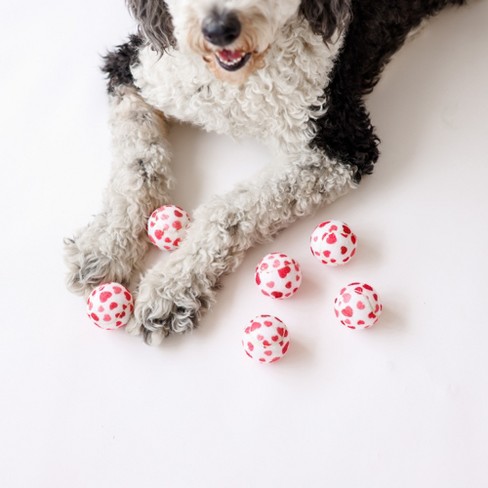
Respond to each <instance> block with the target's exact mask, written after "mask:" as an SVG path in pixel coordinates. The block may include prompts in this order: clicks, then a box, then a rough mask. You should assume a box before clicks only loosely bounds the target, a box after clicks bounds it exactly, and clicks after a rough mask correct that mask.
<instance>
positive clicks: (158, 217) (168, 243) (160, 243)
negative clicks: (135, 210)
mask: <svg viewBox="0 0 488 488" xmlns="http://www.w3.org/2000/svg"><path fill="white" fill-rule="evenodd" d="M189 225H190V216H189V215H188V213H187V212H185V211H184V210H183V209H182V208H180V207H177V206H176V205H163V206H162V207H160V208H158V209H156V210H155V211H154V212H153V213H152V214H151V217H149V220H148V222H147V235H148V236H149V240H150V241H151V242H152V243H153V244H154V245H155V246H157V247H158V248H159V249H161V251H174V250H175V249H176V248H177V247H178V246H179V245H180V242H181V241H182V239H183V238H184V237H185V234H186V229H187V228H188V226H189Z"/></svg>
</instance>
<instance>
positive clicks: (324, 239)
mask: <svg viewBox="0 0 488 488" xmlns="http://www.w3.org/2000/svg"><path fill="white" fill-rule="evenodd" d="M356 243H357V238H356V235H355V234H354V233H353V232H352V231H351V229H350V228H349V226H347V225H346V224H345V223H344V222H340V221H338V220H327V221H325V222H322V223H321V224H319V225H318V226H317V227H316V228H315V230H314V231H313V232H312V235H311V236H310V250H311V251H312V254H313V255H314V256H315V257H316V258H317V259H318V260H319V261H321V262H322V263H324V264H326V265H327V266H339V265H341V264H346V263H347V262H349V260H350V259H351V258H352V257H353V256H354V254H356Z"/></svg>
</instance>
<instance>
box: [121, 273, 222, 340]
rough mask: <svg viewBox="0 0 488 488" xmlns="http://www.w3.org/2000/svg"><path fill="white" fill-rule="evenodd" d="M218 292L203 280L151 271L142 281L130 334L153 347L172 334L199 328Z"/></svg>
mask: <svg viewBox="0 0 488 488" xmlns="http://www.w3.org/2000/svg"><path fill="white" fill-rule="evenodd" d="M214 296H215V291H214V289H213V288H212V287H211V286H210V284H209V283H208V282H206V280H205V279H202V277H201V276H196V275H194V274H192V275H191V276H184V275H182V274H178V272H177V271H176V270H175V269H171V274H169V275H168V274H166V275H164V274H161V273H159V272H156V271H154V270H153V271H150V272H149V273H148V274H147V275H146V276H145V277H144V278H143V280H142V281H141V283H140V285H139V289H138V292H137V296H136V305H135V311H134V317H133V319H132V321H131V322H130V324H129V325H128V327H127V330H128V332H129V333H131V334H134V335H138V334H142V335H143V337H144V340H145V342H146V343H147V344H150V345H159V344H160V343H161V342H162V340H163V339H164V338H165V337H167V336H168V335H169V334H172V333H174V334H182V333H185V332H188V331H190V330H193V329H194V328H195V327H197V325H198V322H199V320H200V318H201V316H202V315H203V313H204V312H205V311H206V310H207V309H208V308H209V307H210V305H211V304H212V303H213V301H214Z"/></svg>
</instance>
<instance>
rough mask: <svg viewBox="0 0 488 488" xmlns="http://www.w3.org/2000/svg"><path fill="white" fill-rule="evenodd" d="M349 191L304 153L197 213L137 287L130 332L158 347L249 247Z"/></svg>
mask: <svg viewBox="0 0 488 488" xmlns="http://www.w3.org/2000/svg"><path fill="white" fill-rule="evenodd" d="M353 187H354V183H353V175H352V171H351V170H349V169H348V168H346V167H345V166H343V165H341V164H339V163H337V162H335V161H332V160H330V159H329V158H327V157H326V155H325V154H324V153H322V152H321V151H317V150H310V149H307V150H306V152H303V153H301V154H300V155H297V156H296V158H295V160H294V161H293V162H290V163H288V164H285V165H283V166H282V167H281V168H279V169H277V170H276V171H275V172H274V173H272V174H271V175H269V176H267V177H263V178H262V179H257V180H254V181H252V182H250V183H248V184H245V185H241V186H240V187H238V188H237V189H236V190H234V191H232V192H231V193H229V194H227V195H225V196H222V197H216V198H215V199H214V200H213V201H211V202H210V203H209V204H206V205H204V206H202V207H200V208H199V209H198V210H197V212H196V213H195V215H194V221H193V224H192V225H191V227H190V229H189V232H188V234H187V237H186V239H185V241H183V242H182V244H181V246H180V248H179V249H178V250H177V251H176V252H174V253H173V254H172V255H171V256H170V257H169V259H168V260H166V261H164V262H161V263H159V264H157V265H156V266H155V267H154V268H152V269H151V270H150V271H149V272H148V273H147V274H146V275H145V277H144V278H143V280H142V282H141V283H140V286H139V290H138V294H137V298H136V310H135V316H134V319H133V321H132V323H131V324H130V326H129V331H130V332H132V333H139V332H142V333H143V334H144V337H145V340H146V342H148V343H151V344H157V343H159V342H160V340H161V339H162V338H163V337H164V336H166V335H168V334H169V333H171V332H175V333H181V332H186V331H187V330H190V329H192V328H194V327H195V326H196V324H197V322H198V320H199V318H200V317H201V315H202V313H203V312H204V311H205V310H206V309H207V308H208V307H209V305H210V304H211V303H212V301H213V299H214V294H215V291H216V289H217V288H218V286H219V282H220V279H221V277H222V276H223V275H224V274H225V273H228V272H230V271H232V270H233V269H235V268H236V266H237V265H238V264H239V263H240V262H241V260H242V258H243V255H244V252H245V251H246V250H247V249H248V248H250V247H251V246H253V245H255V244H257V243H261V242H264V241H267V240H269V239H271V238H272V237H273V236H274V235H275V234H276V233H277V232H278V231H280V230H281V229H283V228H284V227H286V226H288V225H289V224H290V223H292V222H293V221H295V220H296V219H297V218H298V217H301V216H304V215H307V214H310V213H311V212H312V211H313V210H314V209H316V208H317V207H318V206H320V205H323V204H325V203H328V202H332V201H333V200H335V199H336V198H337V197H339V196H340V195H342V194H343V193H345V192H347V191H348V190H349V189H351V188H353Z"/></svg>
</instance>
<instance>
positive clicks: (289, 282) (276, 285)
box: [254, 253, 302, 300]
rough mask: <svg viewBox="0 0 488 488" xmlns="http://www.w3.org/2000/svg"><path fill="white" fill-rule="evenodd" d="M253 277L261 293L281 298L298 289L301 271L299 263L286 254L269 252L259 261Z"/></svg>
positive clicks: (287, 296)
mask: <svg viewBox="0 0 488 488" xmlns="http://www.w3.org/2000/svg"><path fill="white" fill-rule="evenodd" d="M254 278H255V282H256V285H257V286H258V288H259V289H260V290H261V293H262V294H263V295H265V296H267V297H270V298H273V299H277V300H282V299H284V298H289V297H291V296H293V295H294V294H295V293H296V292H297V291H298V289H299V288H300V285H301V283H302V272H301V269H300V265H299V264H298V263H297V262H296V261H295V260H294V259H292V258H290V257H289V256H287V255H286V254H282V253H271V254H268V255H266V256H265V257H264V258H263V259H262V260H261V261H260V262H259V264H258V265H257V267H256V272H255V275H254Z"/></svg>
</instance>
